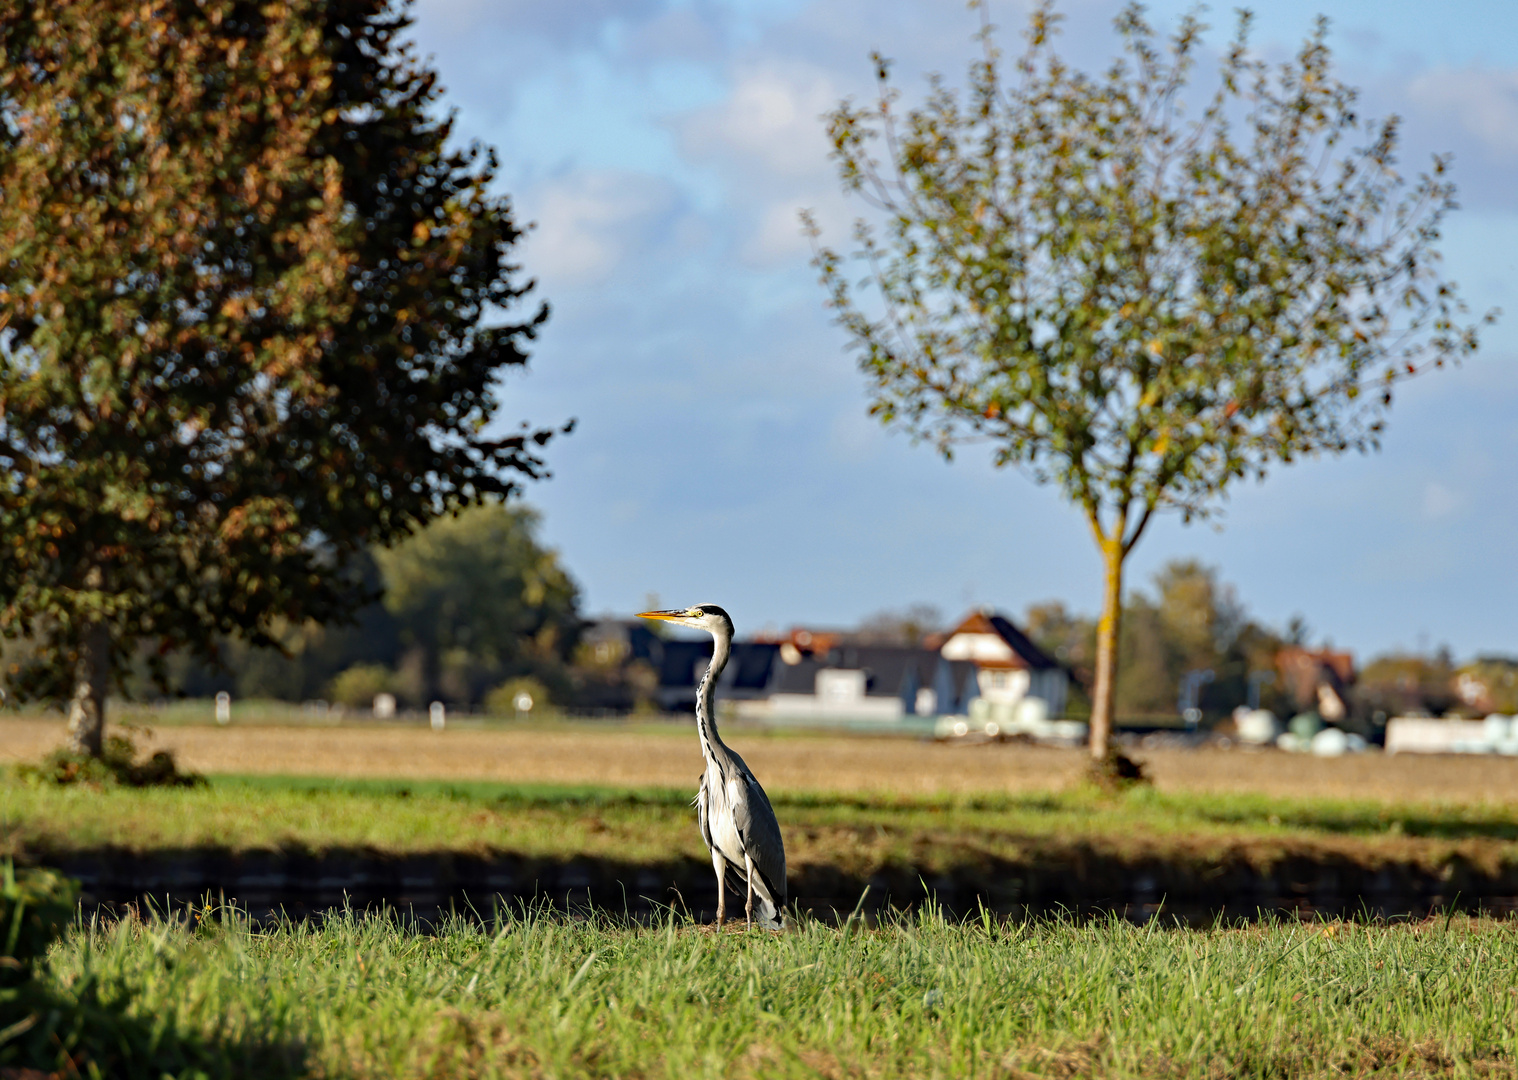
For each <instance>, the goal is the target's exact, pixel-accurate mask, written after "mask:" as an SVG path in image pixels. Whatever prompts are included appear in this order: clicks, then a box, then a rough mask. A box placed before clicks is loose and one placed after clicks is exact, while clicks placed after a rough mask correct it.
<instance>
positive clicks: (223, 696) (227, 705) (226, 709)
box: [216, 690, 232, 724]
mask: <svg viewBox="0 0 1518 1080" xmlns="http://www.w3.org/2000/svg"><path fill="white" fill-rule="evenodd" d="M216 722H217V723H218V724H230V723H231V722H232V695H231V694H229V693H227V692H226V691H225V690H223V691H221V692H220V693H218V694H217V695H216Z"/></svg>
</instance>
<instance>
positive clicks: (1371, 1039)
mask: <svg viewBox="0 0 1518 1080" xmlns="http://www.w3.org/2000/svg"><path fill="white" fill-rule="evenodd" d="M211 914H212V916H213V917H212V918H211V919H209V920H208V921H206V922H203V923H201V924H199V925H197V926H186V925H184V924H181V923H172V922H163V921H156V920H148V921H137V920H125V921H121V922H119V923H116V924H114V925H109V926H102V925H89V926H84V927H80V928H77V929H76V930H75V931H74V932H72V933H70V934H69V935H67V936H66V938H65V939H64V940H63V941H62V942H61V943H60V944H58V945H56V946H55V947H54V949H53V951H52V953H51V955H50V957H49V964H48V967H47V969H46V975H45V984H44V985H45V988H46V995H47V997H48V998H49V999H50V1000H49V1007H50V1009H51V1012H50V1013H49V1014H48V1016H47V1017H46V1018H44V1021H43V1022H42V1023H40V1024H38V1025H36V1026H33V1027H32V1028H30V1029H28V1030H26V1031H23V1032H20V1033H12V1037H11V1038H9V1039H8V1040H7V1042H6V1043H5V1044H4V1045H0V1063H7V1062H8V1063H9V1064H13V1065H20V1064H23V1063H24V1064H30V1065H33V1066H36V1067H41V1068H44V1069H48V1070H53V1069H57V1070H58V1072H57V1075H60V1076H63V1075H75V1073H74V1072H73V1071H72V1070H74V1069H76V1068H77V1069H78V1074H80V1075H91V1074H96V1075H114V1076H128V1075H134V1076H155V1077H157V1076H191V1075H200V1076H217V1077H222V1076H247V1077H281V1076H319V1077H418V1078H420V1077H646V1078H655V1077H669V1078H679V1080H689V1078H693V1077H750V1076H752V1077H760V1076H763V1077H818V1076H822V1077H957V1078H962V1077H1015V1076H1027V1075H1034V1076H1049V1077H1077V1076H1094V1077H1127V1076H1135V1077H1136V1076H1171V1077H1277V1078H1294V1077H1344V1076H1372V1075H1375V1076H1391V1075H1398V1076H1402V1075H1406V1076H1428V1075H1439V1076H1512V1075H1514V1071H1515V1061H1518V981H1515V973H1518V927H1515V926H1514V925H1513V924H1511V923H1497V922H1492V921H1480V920H1467V919H1465V918H1455V919H1451V920H1445V919H1442V918H1441V919H1437V920H1431V921H1428V922H1425V923H1420V924H1417V925H1396V926H1376V927H1366V926H1348V925H1342V924H1340V925H1299V924H1291V925H1265V926H1257V927H1254V928H1251V929H1236V930H1212V931H1205V932H1203V931H1175V930H1169V931H1166V930H1160V929H1157V928H1153V927H1149V928H1138V927H1134V926H1130V925H1127V924H1123V923H1119V922H1107V923H1099V924H1094V925H1082V926H1077V925H1073V924H1067V923H1058V922H1044V923H1029V924H1017V925H1001V924H998V923H996V922H994V921H991V920H983V921H977V920H971V921H970V922H968V923H964V924H951V923H947V922H944V921H943V920H941V919H940V918H937V917H936V916H935V915H934V914H933V913H932V912H931V911H930V912H926V913H923V914H921V915H919V916H917V917H913V918H911V919H907V920H902V921H898V922H895V923H891V924H887V925H885V926H882V927H878V928H875V929H866V928H865V927H863V926H862V925H860V924H857V923H854V924H850V925H847V926H845V927H843V928H842V929H837V928H829V927H826V926H822V925H819V924H804V925H802V926H800V927H799V928H797V929H796V930H794V931H792V932H789V933H785V934H771V933H767V932H753V933H743V932H729V933H724V934H721V935H718V934H714V933H711V932H709V931H707V930H704V929H700V928H696V927H693V926H691V925H689V924H686V923H683V922H679V921H676V920H673V919H671V920H670V921H668V922H666V923H664V924H663V925H657V926H654V927H652V928H644V929H628V928H625V927H617V926H612V925H603V924H596V923H592V922H583V921H567V920H564V919H561V918H555V917H550V916H531V915H528V916H521V917H517V918H514V919H508V920H506V921H503V922H500V923H497V924H495V925H493V926H487V927H477V926H473V925H470V924H467V923H464V922H456V923H451V924H449V925H446V926H444V927H442V928H441V929H440V930H438V931H437V932H436V933H432V934H422V933H418V932H415V931H413V930H411V929H408V928H406V927H404V926H402V925H399V924H397V923H395V922H393V921H391V920H388V919H385V918H377V917H357V916H349V917H338V918H334V919H331V920H329V921H328V922H326V923H325V924H324V925H321V926H319V927H318V926H314V925H287V926H283V927H279V928H276V929H273V930H271V931H264V932H254V931H252V930H250V929H249V927H247V926H246V925H244V924H242V923H240V922H239V921H238V920H237V919H236V918H235V917H234V918H231V919H226V920H217V919H216V918H215V917H214V916H215V914H216V913H214V912H213V913H211ZM4 1037H5V1036H4V1034H3V1033H0V1038H4ZM60 1051H69V1052H72V1054H73V1055H74V1060H73V1062H72V1063H71V1064H70V1065H67V1066H65V1065H63V1064H62V1061H61V1057H60ZM87 1059H91V1060H87ZM9 1075H18V1074H9Z"/></svg>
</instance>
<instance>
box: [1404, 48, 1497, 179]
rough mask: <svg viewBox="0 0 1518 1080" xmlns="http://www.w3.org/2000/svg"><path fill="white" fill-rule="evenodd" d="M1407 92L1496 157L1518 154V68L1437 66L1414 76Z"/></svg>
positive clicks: (1419, 103) (1423, 107)
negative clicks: (1453, 67)
mask: <svg viewBox="0 0 1518 1080" xmlns="http://www.w3.org/2000/svg"><path fill="white" fill-rule="evenodd" d="M1407 96H1408V98H1409V100H1410V101H1411V102H1412V103H1413V104H1414V106H1416V107H1417V108H1419V109H1420V110H1427V111H1429V112H1432V113H1435V114H1437V115H1438V116H1439V117H1440V118H1441V119H1443V120H1445V121H1447V122H1452V123H1454V124H1455V125H1457V126H1458V127H1459V128H1461V129H1462V130H1463V131H1464V132H1465V133H1466V134H1467V135H1470V136H1472V137H1473V138H1475V139H1476V140H1477V141H1478V142H1479V143H1480V144H1481V145H1482V147H1483V148H1484V149H1485V150H1487V151H1488V152H1489V153H1491V154H1492V155H1493V156H1494V157H1498V158H1512V157H1518V69H1512V68H1508V69H1500V68H1499V69H1495V70H1494V69H1490V68H1462V69H1458V70H1457V69H1452V68H1435V69H1433V70H1431V71H1428V72H1425V73H1424V74H1422V75H1419V76H1418V77H1417V78H1416V79H1414V80H1413V81H1412V82H1411V83H1410V84H1409V85H1408V88H1407Z"/></svg>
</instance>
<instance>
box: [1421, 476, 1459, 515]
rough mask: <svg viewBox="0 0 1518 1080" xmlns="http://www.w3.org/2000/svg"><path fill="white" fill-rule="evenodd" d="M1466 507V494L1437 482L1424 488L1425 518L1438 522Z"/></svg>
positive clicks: (1430, 483)
mask: <svg viewBox="0 0 1518 1080" xmlns="http://www.w3.org/2000/svg"><path fill="white" fill-rule="evenodd" d="M1464 505H1465V494H1464V493H1463V492H1460V491H1456V490H1454V489H1453V488H1449V487H1446V486H1445V485H1443V484H1441V483H1439V482H1437V481H1430V482H1429V483H1427V484H1425V485H1424V486H1423V516H1424V517H1427V518H1432V519H1434V520H1436V521H1437V520H1438V519H1440V518H1446V517H1449V516H1450V515H1451V514H1454V513H1456V512H1457V511H1458V510H1459V509H1460V508H1461V507H1463V506H1464Z"/></svg>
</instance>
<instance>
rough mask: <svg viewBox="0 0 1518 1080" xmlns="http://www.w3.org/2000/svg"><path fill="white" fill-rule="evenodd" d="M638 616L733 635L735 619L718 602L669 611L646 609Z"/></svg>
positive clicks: (727, 635) (721, 634)
mask: <svg viewBox="0 0 1518 1080" xmlns="http://www.w3.org/2000/svg"><path fill="white" fill-rule="evenodd" d="M638 618H640V619H658V620H659V621H661V622H672V623H678V624H679V625H680V626H688V627H690V628H691V629H692V630H705V631H707V632H708V633H710V634H712V635H714V636H720V637H727V638H731V637H732V636H733V620H732V619H731V618H729V617H728V614H727V612H725V611H723V610H722V609H721V608H719V607H718V606H717V605H716V604H697V605H696V606H695V607H688V608H673V609H671V610H669V611H644V612H640V613H639V615H638Z"/></svg>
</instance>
